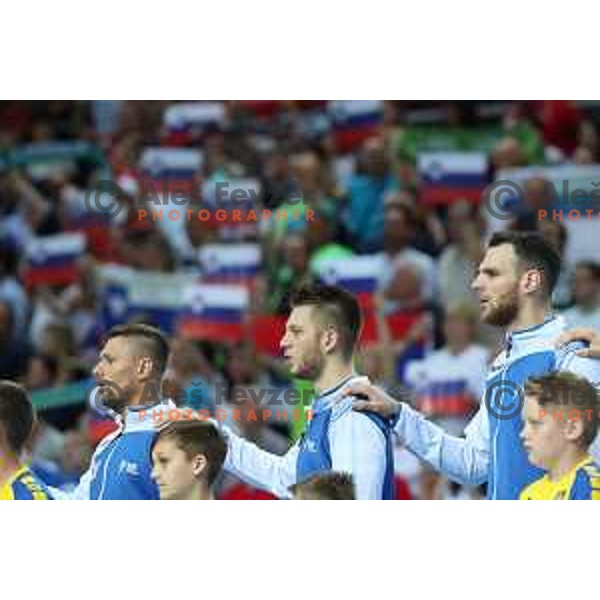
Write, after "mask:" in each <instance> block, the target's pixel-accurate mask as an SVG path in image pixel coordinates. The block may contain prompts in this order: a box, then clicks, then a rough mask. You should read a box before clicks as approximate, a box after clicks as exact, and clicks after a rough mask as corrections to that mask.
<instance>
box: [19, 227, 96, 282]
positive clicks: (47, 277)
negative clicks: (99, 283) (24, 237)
mask: <svg viewBox="0 0 600 600" xmlns="http://www.w3.org/2000/svg"><path fill="white" fill-rule="evenodd" d="M85 250H86V240H85V235H84V234H83V233H80V232H74V233H61V234H57V235H49V236H44V237H38V238H34V239H33V240H32V241H31V242H29V243H28V244H27V247H26V248H25V255H26V263H25V270H24V274H23V279H24V281H25V284H26V285H27V286H34V285H67V284H70V283H73V282H75V281H77V280H78V278H79V261H80V259H81V258H82V257H83V255H84V253H85Z"/></svg>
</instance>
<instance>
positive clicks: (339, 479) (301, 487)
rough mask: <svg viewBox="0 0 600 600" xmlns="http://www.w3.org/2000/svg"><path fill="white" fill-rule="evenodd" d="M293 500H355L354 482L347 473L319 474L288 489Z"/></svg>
mask: <svg viewBox="0 0 600 600" xmlns="http://www.w3.org/2000/svg"><path fill="white" fill-rule="evenodd" d="M290 492H292V494H293V495H294V499H295V500H356V496H355V493H354V481H353V480H352V475H350V474H348V473H337V472H335V471H331V472H330V473H320V474H319V475H313V476H312V477H310V478H308V479H307V480H306V481H303V482H302V483H296V484H294V485H292V486H291V487H290Z"/></svg>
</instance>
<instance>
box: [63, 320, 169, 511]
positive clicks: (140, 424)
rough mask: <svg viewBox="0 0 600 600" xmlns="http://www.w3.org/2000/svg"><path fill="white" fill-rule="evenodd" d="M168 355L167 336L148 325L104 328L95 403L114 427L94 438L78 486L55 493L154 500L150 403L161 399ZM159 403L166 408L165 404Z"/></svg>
mask: <svg viewBox="0 0 600 600" xmlns="http://www.w3.org/2000/svg"><path fill="white" fill-rule="evenodd" d="M168 356H169V344H168V342H167V340H166V338H165V337H164V335H163V334H162V333H161V332H160V330H158V329H156V328H155V327H152V326H150V325H145V324H131V325H130V324H127V325H117V326H115V327H113V328H112V329H111V330H110V331H109V332H108V333H107V334H106V336H105V340H104V344H103V347H102V350H101V351H100V357H99V360H98V363H97V364H96V366H95V368H94V376H95V378H96V382H97V388H96V391H97V395H96V397H95V398H94V399H93V403H94V404H95V405H96V407H97V408H100V409H101V410H103V411H105V412H108V413H109V414H110V415H111V416H113V417H114V419H115V421H116V422H117V423H118V429H117V431H115V432H114V433H111V434H109V435H108V436H106V437H105V438H104V439H103V440H102V441H101V442H100V444H98V447H97V448H96V450H95V452H94V455H93V456H92V461H91V464H90V468H89V469H88V471H87V472H86V473H85V474H84V475H83V477H82V478H81V480H80V482H79V485H78V486H77V488H76V489H75V490H74V491H73V492H71V493H69V494H66V493H64V492H61V491H59V490H57V491H56V492H55V496H56V497H60V498H69V499H90V500H158V498H159V493H158V487H157V485H156V482H155V481H154V480H153V479H152V476H151V472H152V465H151V460H150V447H151V445H152V443H153V441H154V436H155V434H156V431H155V420H154V414H153V411H152V409H154V408H156V407H157V406H159V405H160V404H161V400H160V388H161V381H162V377H163V373H164V371H165V368H166V364H167V360H168ZM98 396H99V397H98ZM170 407H171V408H173V407H174V406H173V405H170ZM163 408H165V409H166V410H167V411H168V408H169V406H164V404H163Z"/></svg>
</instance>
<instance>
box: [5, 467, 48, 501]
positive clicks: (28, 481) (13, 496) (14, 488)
mask: <svg viewBox="0 0 600 600" xmlns="http://www.w3.org/2000/svg"><path fill="white" fill-rule="evenodd" d="M52 499H53V498H52V496H51V495H50V492H49V491H48V489H47V488H46V486H45V485H44V484H43V483H42V482H41V481H40V480H39V479H37V477H35V475H34V474H33V473H32V472H31V471H30V470H29V469H28V468H27V467H25V466H21V467H20V468H19V469H17V470H16V471H15V473H14V474H13V475H12V476H11V477H10V478H9V480H8V481H6V482H5V483H4V484H3V485H2V486H0V500H52Z"/></svg>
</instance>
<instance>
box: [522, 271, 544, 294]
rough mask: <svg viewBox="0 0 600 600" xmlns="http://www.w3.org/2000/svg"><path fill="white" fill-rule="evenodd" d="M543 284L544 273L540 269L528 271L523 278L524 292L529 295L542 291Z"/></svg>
mask: <svg viewBox="0 0 600 600" xmlns="http://www.w3.org/2000/svg"><path fill="white" fill-rule="evenodd" d="M542 283H543V282H542V273H541V271H539V270H538V269H528V270H527V271H525V273H524V274H523V276H522V278H521V285H522V287H523V291H524V292H525V293H527V294H531V293H533V292H536V291H537V290H539V289H541V287H542Z"/></svg>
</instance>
